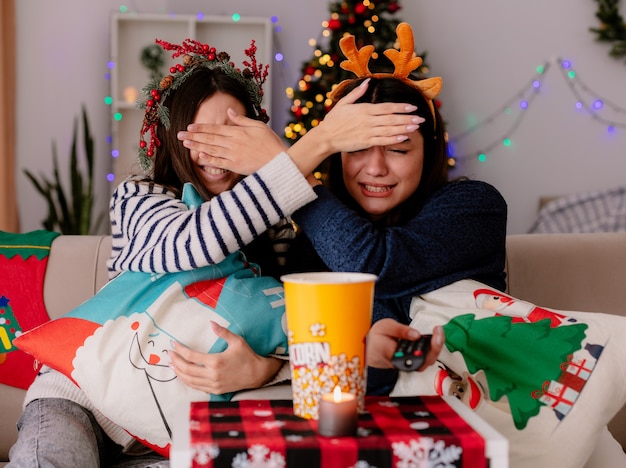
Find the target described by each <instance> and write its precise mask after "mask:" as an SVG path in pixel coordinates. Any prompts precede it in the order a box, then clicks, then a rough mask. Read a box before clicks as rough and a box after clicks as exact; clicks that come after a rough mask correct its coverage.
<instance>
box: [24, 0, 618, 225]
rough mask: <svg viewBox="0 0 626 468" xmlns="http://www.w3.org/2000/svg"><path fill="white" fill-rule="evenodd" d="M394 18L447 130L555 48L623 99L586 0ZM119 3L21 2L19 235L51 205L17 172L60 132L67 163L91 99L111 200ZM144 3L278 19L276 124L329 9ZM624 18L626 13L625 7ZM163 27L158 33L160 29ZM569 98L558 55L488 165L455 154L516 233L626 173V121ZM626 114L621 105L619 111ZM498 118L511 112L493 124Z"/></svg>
mask: <svg viewBox="0 0 626 468" xmlns="http://www.w3.org/2000/svg"><path fill="white" fill-rule="evenodd" d="M401 4H402V6H403V9H402V10H401V11H400V12H399V13H398V15H397V16H398V17H399V18H400V19H403V20H405V21H408V22H409V23H411V24H412V26H413V29H414V33H415V39H416V49H417V50H418V51H421V50H426V51H427V52H428V57H427V62H428V63H429V64H430V66H431V70H432V74H433V75H440V76H443V78H444V88H443V91H442V94H441V100H442V102H443V107H442V109H441V110H442V112H443V114H444V117H445V119H446V121H447V122H448V130H449V133H450V135H451V136H452V137H454V136H455V135H458V134H460V133H461V132H463V131H465V130H466V129H467V122H469V121H472V119H474V120H478V121H480V120H481V119H483V118H485V117H487V116H489V115H491V114H493V113H494V112H495V111H498V110H500V109H502V107H503V105H504V104H505V103H506V102H507V101H508V100H509V99H511V98H512V97H514V96H515V95H516V94H517V93H518V92H519V91H520V90H521V89H523V88H524V86H525V85H526V84H527V83H528V82H529V80H530V79H531V78H532V77H533V74H534V71H535V68H536V66H537V65H540V64H542V63H543V62H544V61H546V60H553V59H554V58H556V57H561V58H566V59H570V60H571V61H572V63H573V65H574V69H575V70H576V71H577V72H578V74H579V75H578V76H579V77H580V78H582V80H583V81H584V83H585V84H586V85H587V86H588V87H589V88H591V89H592V90H594V91H596V92H597V93H600V95H601V96H602V97H605V98H608V99H610V100H612V101H613V102H615V103H616V104H618V105H621V106H622V107H626V86H625V85H624V83H626V63H624V61H619V60H615V59H612V58H610V57H608V55H607V50H608V46H607V45H606V44H602V43H596V42H595V41H594V36H593V34H591V33H590V32H589V31H588V28H589V27H592V26H597V22H596V19H595V17H594V12H595V9H596V6H597V5H596V3H595V2H593V1H592V0H551V1H550V2H545V1H542V0H527V1H525V2H501V1H497V0H473V1H471V2H468V1H467V0H439V1H435V0H404V1H402V3H401ZM120 5H122V3H121V2H120V1H119V0H118V1H113V0H99V1H91V2H87V3H86V2H84V1H82V0H56V1H54V2H49V1H46V0H19V1H17V2H16V6H17V34H18V50H17V54H18V61H17V70H18V98H17V103H18V109H17V129H18V134H17V158H18V163H17V166H18V174H17V175H18V182H19V183H20V186H19V193H18V196H19V208H20V218H21V227H22V231H30V230H33V229H39V228H41V224H40V222H41V220H42V219H43V218H44V217H45V215H46V206H45V203H44V201H43V198H42V197H41V196H39V195H38V194H37V193H36V192H35V190H34V189H33V187H32V186H31V184H30V183H29V182H28V181H27V180H26V178H25V177H24V176H23V174H22V171H23V169H24V168H28V169H29V170H31V171H34V172H41V173H44V174H50V171H51V166H52V162H51V150H50V146H51V141H52V140H53V139H55V140H57V144H58V150H59V158H60V166H61V170H62V172H63V173H65V171H66V167H67V158H68V154H69V145H70V141H71V132H72V121H73V119H74V118H75V116H78V115H79V112H80V105H81V103H85V104H86V106H87V110H88V112H89V116H90V119H91V124H92V131H93V133H94V135H95V137H96V157H97V187H96V188H97V191H98V195H97V196H98V203H99V207H100V208H101V209H102V210H104V209H105V208H106V205H107V202H108V198H109V193H110V190H111V187H110V184H109V183H108V182H106V180H105V176H106V174H107V172H108V171H109V170H110V157H109V151H110V147H109V144H108V143H107V142H106V137H107V136H108V134H109V129H110V120H109V119H110V115H109V108H108V107H107V106H106V105H105V104H104V97H105V96H107V95H108V92H109V91H108V85H109V83H108V81H107V80H106V79H105V73H106V72H107V68H106V63H107V59H108V55H109V15H110V13H111V12H114V11H119V7H120ZM126 5H128V6H129V7H130V8H132V9H135V10H136V11H147V12H170V11H173V12H177V13H196V12H199V11H200V12H204V13H206V14H211V15H227V16H230V15H231V14H233V13H240V14H241V15H243V16H274V15H275V16H277V17H278V19H279V21H278V24H277V25H278V26H279V27H280V31H277V32H276V33H275V36H274V41H275V46H276V49H277V50H279V51H281V52H283V54H284V55H285V57H286V60H285V62H283V63H280V64H273V69H272V73H273V77H274V78H273V79H274V92H273V96H274V102H273V104H272V108H273V111H274V115H273V116H272V124H273V127H274V129H275V130H276V131H277V132H279V133H280V132H282V127H283V125H284V123H285V122H286V121H287V119H288V115H287V111H286V109H287V108H288V106H289V101H288V100H287V99H286V98H285V97H284V89H285V87H287V86H293V85H295V83H296V81H297V79H298V78H299V77H300V66H301V65H302V62H303V61H304V60H307V59H308V58H309V57H310V55H311V52H312V49H311V48H310V47H309V45H308V40H309V38H319V37H320V32H321V22H322V21H323V20H325V19H327V18H328V14H329V12H328V6H327V2H325V1H318V0H315V1H314V0H263V1H256V2H250V1H249V0H230V1H229V2H221V1H216V0H213V1H207V0H204V1H200V0H176V1H173V0H169V1H168V0H134V1H129V2H127V3H126ZM622 14H626V12H624V13H622ZM156 36H158V31H155V37H156ZM574 102H575V98H574V97H573V95H572V93H571V91H570V89H569V87H568V86H567V84H566V83H565V81H564V80H563V78H562V77H561V74H560V72H559V70H558V69H557V64H556V63H553V64H552V66H551V68H550V70H549V71H548V73H547V74H546V75H545V81H544V85H543V88H542V91H541V93H540V94H539V95H538V96H537V97H536V99H535V100H534V102H533V104H532V105H531V107H530V109H528V111H527V112H528V114H527V115H526V117H525V119H524V121H523V122H522V124H521V125H520V127H519V128H518V129H517V130H516V131H515V132H514V133H513V135H512V138H513V144H512V146H511V147H509V148H504V147H500V146H498V147H497V148H496V149H494V150H493V151H491V152H490V153H489V154H488V159H487V161H486V162H484V163H479V162H477V161H476V160H475V159H474V158H472V159H468V160H466V161H463V162H461V163H460V168H459V170H458V171H456V174H458V175H461V174H465V175H469V176H470V177H472V178H478V179H482V180H486V181H488V182H490V183H492V184H494V185H495V186H496V187H497V188H498V189H499V190H500V191H501V192H502V193H503V195H504V196H505V198H506V199H507V201H508V203H509V233H519V232H525V231H527V230H528V228H529V227H530V225H531V224H532V221H533V219H534V215H535V213H536V207H537V201H538V198H539V197H540V196H543V195H554V194H566V193H573V192H579V191H587V190H596V189H604V188H610V187H614V186H617V185H622V184H624V183H626V181H624V176H623V174H625V173H626V129H625V128H618V129H617V132H616V133H615V134H614V135H613V136H612V137H607V132H606V129H605V128H604V126H603V125H601V124H600V123H598V122H597V121H595V120H593V119H591V118H590V117H589V116H587V115H584V114H582V113H580V112H577V111H575V110H574ZM617 118H618V119H621V122H622V123H625V124H626V114H625V113H621V114H617ZM497 122H500V124H502V122H506V119H505V120H499V119H498V121H497ZM501 131H502V130H501V129H499V128H496V127H490V126H486V127H484V128H483V129H481V130H479V131H476V132H474V133H473V134H472V135H471V137H470V138H468V139H467V140H463V142H462V144H460V145H459V146H458V147H457V154H460V153H466V152H473V151H474V150H477V149H480V148H481V147H482V146H485V145H487V144H488V143H491V142H493V141H495V140H497V139H498V138H499V136H500V133H501Z"/></svg>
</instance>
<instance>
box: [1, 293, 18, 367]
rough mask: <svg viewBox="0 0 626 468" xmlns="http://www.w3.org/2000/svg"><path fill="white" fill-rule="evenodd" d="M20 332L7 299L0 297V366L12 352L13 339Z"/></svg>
mask: <svg viewBox="0 0 626 468" xmlns="http://www.w3.org/2000/svg"><path fill="white" fill-rule="evenodd" d="M21 333H22V330H21V328H20V326H19V324H18V323H17V319H16V318H15V314H14V313H13V309H12V308H11V306H10V305H9V299H7V298H6V297H5V296H2V297H0V364H2V363H3V362H4V361H6V353H8V352H9V351H14V350H15V349H16V348H15V347H14V346H13V338H15V337H16V336H19V335H20V334H21Z"/></svg>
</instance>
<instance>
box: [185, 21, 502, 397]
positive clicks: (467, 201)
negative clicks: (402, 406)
mask: <svg viewBox="0 0 626 468" xmlns="http://www.w3.org/2000/svg"><path fill="white" fill-rule="evenodd" d="M397 35H398V42H399V44H400V50H395V49H389V50H387V51H385V56H387V57H388V58H389V59H390V60H391V62H392V64H393V66H394V71H393V72H390V73H372V72H370V70H369V67H368V62H369V60H370V58H371V56H372V52H373V47H371V46H365V47H363V48H361V49H357V47H356V45H355V41H354V37H352V36H350V35H347V36H345V37H344V38H342V40H341V41H340V46H341V49H342V51H343V52H344V54H345V56H346V57H347V60H346V61H344V62H342V64H341V66H342V67H343V68H345V69H347V70H350V71H352V72H354V73H355V74H356V75H357V77H356V78H354V79H349V80H346V81H344V82H342V83H340V84H339V85H338V86H337V87H336V88H335V89H334V90H333V92H332V93H331V97H332V98H333V99H334V100H335V101H336V102H337V106H340V105H341V102H342V100H341V99H342V98H345V97H347V96H353V94H352V93H354V92H355V91H356V90H363V91H362V92H360V93H359V94H360V95H359V96H358V97H357V98H356V101H355V105H362V106H366V107H364V109H365V108H367V106H383V105H390V104H394V105H397V103H409V104H411V105H413V106H414V107H415V108H416V110H414V111H412V112H411V114H412V115H414V116H415V118H416V122H419V125H416V126H415V128H413V130H412V131H410V132H409V133H408V134H407V135H406V136H408V138H398V139H396V141H392V142H379V141H375V140H374V139H372V140H371V141H369V142H368V143H367V144H365V145H363V146H361V147H356V148H353V149H345V150H343V151H341V152H339V153H338V154H335V155H333V156H332V157H331V160H330V173H329V180H328V184H327V185H328V187H326V186H321V185H317V186H315V188H314V190H315V193H316V195H317V198H316V199H315V200H314V201H312V202H310V203H308V204H307V205H305V206H303V207H302V208H300V209H299V210H298V211H296V212H295V213H294V214H293V219H294V221H295V222H296V223H297V224H298V225H299V226H300V227H301V228H302V232H303V233H304V234H303V235H301V236H298V237H297V238H296V240H295V241H294V243H293V245H292V246H291V248H290V250H289V257H288V262H289V261H290V262H291V263H292V264H293V263H296V264H297V267H298V268H299V269H300V270H302V271H306V270H316V269H321V270H323V269H330V270H333V271H361V272H367V273H373V274H376V275H377V276H378V280H377V282H376V290H375V299H374V303H375V305H374V316H373V321H374V325H373V327H372V330H371V331H370V335H369V339H368V353H367V356H368V364H370V365H371V366H375V367H376V368H373V367H371V368H370V369H369V370H368V387H369V388H368V390H369V392H370V393H373V394H385V393H389V392H390V391H391V389H392V388H393V385H394V383H395V378H396V373H395V372H394V371H393V370H392V369H384V370H381V369H380V368H391V356H392V354H393V351H394V350H395V346H396V343H397V339H398V338H410V337H413V338H415V337H416V336H417V332H416V331H415V330H412V329H411V328H410V327H409V326H408V324H409V323H410V317H409V315H408V313H409V305H410V303H411V300H412V298H413V297H414V296H416V295H419V294H424V293H427V292H429V291H433V290H435V289H438V288H441V287H443V286H445V285H448V284H451V283H453V282H455V281H457V280H460V279H464V278H472V279H476V280H479V281H481V282H483V283H485V284H489V285H491V286H493V287H494V288H496V289H503V288H504V287H505V283H504V258H505V235H506V215H507V207H506V203H505V201H504V199H503V198H502V196H501V195H500V193H499V192H498V191H497V190H496V189H495V188H494V187H492V186H491V185H488V184H486V183H484V182H480V181H472V180H467V179H462V180H454V181H449V180H448V174H447V172H448V171H447V146H446V133H445V128H444V122H443V120H442V118H441V116H440V114H439V112H438V110H437V106H436V105H435V104H434V102H433V101H434V99H435V98H436V96H437V95H438V93H439V91H440V89H441V84H442V81H441V78H429V79H426V80H417V79H414V78H413V77H412V76H411V72H412V71H413V70H415V69H416V68H417V67H419V66H420V64H421V63H422V59H421V58H419V57H416V56H415V52H414V46H413V33H412V30H411V27H410V26H409V25H408V24H406V23H401V24H400V25H399V26H398V28H397ZM335 109H336V107H335ZM332 112H333V111H331V113H332ZM329 117H330V115H329ZM388 119H389V120H390V118H388ZM232 120H233V122H235V123H237V124H238V125H239V127H232V126H210V127H203V128H202V130H204V131H206V132H207V133H204V134H202V133H194V132H185V133H184V135H183V136H184V138H185V139H186V140H187V141H186V143H185V144H186V145H187V146H188V147H193V148H195V149H197V150H198V151H205V150H206V151H207V152H211V153H212V154H215V155H218V156H217V157H215V158H214V159H212V160H211V161H212V162H213V163H214V164H216V165H218V166H220V167H225V168H229V169H231V170H235V171H237V170H239V169H238V168H239V167H241V166H245V164H246V163H245V162H244V161H242V157H241V156H240V155H242V154H252V155H256V156H255V158H258V159H262V158H261V157H260V153H262V150H261V148H262V147H263V145H259V144H258V142H259V139H258V138H260V137H258V138H257V140H256V141H255V143H256V144H255V145H252V144H246V138H245V137H244V135H246V134H247V132H249V131H250V129H251V128H252V129H258V128H259V126H258V125H256V124H255V123H253V122H251V121H250V120H248V119H244V118H242V117H236V118H233V119H232ZM327 124H328V121H327V120H326V119H325V120H324V121H323V122H322V124H321V125H319V126H318V127H316V128H315V129H313V130H312V131H310V132H309V133H308V134H307V135H309V134H311V133H314V132H315V131H317V130H318V129H323V128H324V127H325V126H326V125H327ZM418 126H419V128H417V127H418ZM197 129H198V130H200V127H198V128H197ZM271 138H273V136H272V135H267V139H268V140H269V139H271ZM207 143H210V144H207ZM319 143H320V145H323V144H324V143H325V142H323V141H320V142H319ZM213 148H219V151H215V150H214V149H213ZM233 148H236V151H234V150H233ZM302 149H303V148H299V147H298V144H297V143H296V145H294V146H293V147H292V148H290V149H289V150H288V153H289V154H290V155H291V156H292V158H294V159H295V160H298V158H299V157H300V156H301V153H300V152H301V150H302ZM235 153H236V154H235ZM263 154H264V155H265V156H266V157H267V158H268V159H271V158H272V157H273V155H271V154H270V152H264V153H263ZM237 155H239V156H237ZM315 162H316V163H319V161H318V160H315ZM442 345H443V335H442V332H441V330H439V329H437V330H434V339H433V346H432V350H431V353H430V354H429V357H428V359H427V362H426V364H425V366H428V365H430V364H432V363H433V362H434V360H435V359H436V356H437V355H438V352H439V350H440V349H441V346H442ZM425 366H424V367H425Z"/></svg>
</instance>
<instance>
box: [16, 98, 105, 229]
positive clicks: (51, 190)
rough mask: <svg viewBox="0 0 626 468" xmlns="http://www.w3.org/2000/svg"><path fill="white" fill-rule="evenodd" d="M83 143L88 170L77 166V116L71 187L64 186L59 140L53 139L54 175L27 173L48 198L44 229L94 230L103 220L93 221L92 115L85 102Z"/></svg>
mask: <svg viewBox="0 0 626 468" xmlns="http://www.w3.org/2000/svg"><path fill="white" fill-rule="evenodd" d="M81 110H82V112H81V115H82V123H83V144H84V157H85V162H86V164H85V166H86V174H83V172H82V171H81V169H80V168H79V166H78V123H77V120H76V119H74V131H73V137H72V147H71V152H70V167H69V169H70V171H69V181H70V182H69V183H70V187H69V190H66V189H65V188H64V187H63V184H62V182H61V178H60V175H59V165H58V157H57V146H56V142H55V141H53V142H52V167H53V174H52V178H51V179H50V178H48V177H46V176H44V175H41V176H40V177H39V178H38V177H36V176H35V175H34V174H33V173H32V172H31V171H29V170H28V169H24V174H25V175H26V177H28V179H29V180H30V181H31V182H32V183H33V185H34V186H35V188H36V189H37V191H38V192H39V193H40V194H41V195H42V196H43V197H44V198H45V199H46V203H47V205H48V216H47V217H46V219H44V220H43V221H42V225H43V227H44V229H47V230H48V231H57V232H61V233H62V234H91V233H92V232H94V231H95V230H96V229H97V228H98V225H99V224H100V222H101V221H102V218H103V216H102V215H101V216H99V218H98V220H97V221H96V222H95V223H92V211H93V204H94V185H93V181H94V179H93V173H94V140H93V136H92V135H91V131H90V129H89V119H88V117H87V111H86V110H85V106H84V105H83V106H82V109H81Z"/></svg>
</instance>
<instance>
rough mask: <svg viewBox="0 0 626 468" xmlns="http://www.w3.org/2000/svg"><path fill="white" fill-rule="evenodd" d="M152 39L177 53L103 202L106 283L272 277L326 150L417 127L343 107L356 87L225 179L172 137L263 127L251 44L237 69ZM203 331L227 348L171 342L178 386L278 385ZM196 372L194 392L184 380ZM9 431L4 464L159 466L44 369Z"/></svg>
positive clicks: (391, 112) (238, 347) (374, 109)
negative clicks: (225, 270)
mask: <svg viewBox="0 0 626 468" xmlns="http://www.w3.org/2000/svg"><path fill="white" fill-rule="evenodd" d="M158 42H159V44H160V45H161V46H162V47H163V48H165V49H166V50H170V51H173V57H174V58H176V57H179V56H182V58H183V63H181V64H178V65H177V66H176V67H173V68H172V69H171V70H170V73H171V74H170V75H168V76H166V77H165V78H163V79H162V80H161V81H160V82H157V81H151V82H150V83H149V84H148V85H147V86H146V87H145V88H144V93H145V94H146V99H145V101H144V102H143V104H142V106H143V107H144V108H145V110H146V113H145V118H144V123H143V125H142V129H141V140H140V160H141V161H142V162H143V164H144V166H145V167H146V168H148V169H149V171H148V173H147V175H143V176H138V177H132V178H129V179H128V180H126V181H124V182H122V183H121V184H120V185H119V187H118V188H117V189H116V191H115V193H114V194H113V196H112V199H111V204H110V216H111V229H112V239H113V240H112V256H111V258H110V260H109V262H108V267H109V272H110V277H111V278H114V277H115V276H116V275H117V274H119V273H120V272H122V271H144V272H152V273H161V272H162V273H166V272H172V271H181V270H190V269H194V268H197V267H201V266H205V265H209V264H216V263H219V262H220V261H221V260H223V259H224V258H226V257H227V256H228V255H229V254H231V253H232V252H235V251H237V250H242V251H243V252H244V253H245V254H246V256H247V257H248V259H249V260H250V261H252V262H254V263H257V264H259V265H260V266H261V269H262V272H263V273H264V274H267V273H269V274H273V275H275V276H279V275H280V274H281V273H282V272H283V271H284V270H283V266H284V265H283V264H284V262H283V261H282V260H284V258H283V257H284V250H285V247H286V245H285V244H288V243H289V240H290V238H291V237H292V236H291V233H292V230H291V224H290V223H289V220H288V216H289V215H290V214H291V213H293V212H294V211H295V210H296V209H298V208H300V207H302V206H303V205H305V204H306V203H309V202H311V201H313V200H314V199H315V198H316V197H317V195H316V194H315V192H314V191H313V189H312V188H311V184H312V183H315V179H314V178H313V177H308V180H307V177H305V175H309V174H311V172H312V171H313V169H314V168H315V167H316V166H317V165H319V163H320V162H321V161H322V160H323V159H325V158H326V157H327V156H328V155H329V154H331V153H333V152H336V151H340V150H346V151H352V150H356V149H358V148H361V147H365V146H367V145H370V144H372V143H378V144H391V143H392V142H395V141H397V140H398V139H403V138H406V136H405V134H406V133H407V131H412V130H414V129H415V128H416V127H417V126H418V124H419V123H420V121H421V120H420V119H416V117H415V116H413V115H410V114H407V111H411V110H413V107H412V106H408V107H407V105H406V104H385V105H377V106H369V105H360V104H359V105H356V104H354V101H355V100H356V99H357V98H358V97H359V96H360V95H362V94H363V92H364V91H365V88H364V87H361V88H358V89H356V90H355V91H354V92H353V93H351V94H350V95H349V96H346V99H344V100H342V101H341V102H340V103H339V104H338V105H337V106H336V108H335V110H333V112H331V113H330V114H329V115H328V118H327V120H326V121H325V123H324V125H323V126H320V128H319V129H318V130H316V131H315V132H311V136H309V137H308V138H303V139H302V140H301V142H299V143H298V144H296V145H294V148H293V149H294V151H295V152H294V153H293V154H292V153H291V152H285V151H284V146H283V144H282V143H281V142H280V140H279V139H278V138H277V137H272V138H265V139H264V140H263V141H260V142H259V144H260V145H261V144H262V145H263V147H264V148H266V149H267V151H270V152H272V154H273V155H277V156H276V157H275V158H272V159H271V161H269V162H267V163H266V164H265V163H264V164H257V163H256V162H255V163H254V164H255V165H256V168H255V170H254V171H250V172H248V171H246V170H242V171H239V172H232V171H230V170H227V169H224V168H220V167H217V166H215V165H212V164H211V157H207V155H206V154H202V153H200V152H199V151H196V150H194V149H191V150H189V149H187V148H186V147H185V146H183V144H182V143H181V142H180V141H179V140H178V139H177V132H178V131H179V130H183V129H185V128H187V126H188V125H190V124H191V125H199V124H202V123H207V122H209V123H213V124H225V123H227V122H228V117H227V110H234V111H235V112H237V113H238V114H240V115H242V116H247V117H249V118H251V119H253V120H254V121H255V122H257V123H259V125H261V126H263V127H265V122H267V120H268V119H267V115H266V113H265V111H264V110H263V109H262V107H261V100H262V95H263V94H262V90H261V86H262V84H263V82H264V81H265V77H266V76H267V67H266V68H263V67H262V66H261V65H259V64H257V63H256V60H255V58H254V53H255V49H256V48H255V47H254V43H253V45H252V47H251V48H250V49H249V50H248V51H246V54H247V55H248V57H249V58H250V61H248V62H244V65H245V68H243V69H242V70H240V69H238V68H235V67H234V66H233V64H232V63H231V62H230V58H229V56H228V54H226V53H224V52H221V53H217V52H216V51H215V50H214V49H212V48H210V47H209V46H207V45H204V44H200V43H198V42H196V41H191V40H186V41H185V42H183V44H182V45H174V44H169V43H166V42H162V41H158ZM145 134H148V139H147V141H146V140H145V139H144V135H145ZM403 135H404V136H403ZM319 141H323V142H324V144H320V143H319ZM290 151H291V150H290ZM241 174H250V175H248V177H244V176H243V175H241ZM188 182H190V183H192V184H193V185H194V186H195V188H196V189H197V190H198V192H199V193H200V194H201V196H202V197H203V199H204V200H206V201H205V202H204V203H202V204H200V205H199V206H197V207H195V208H192V209H189V208H188V207H187V206H186V205H185V204H184V203H183V202H182V200H181V196H182V189H183V185H184V184H185V183H188ZM213 331H214V332H215V334H216V335H217V336H219V337H220V338H223V339H224V340H225V341H226V342H227V343H228V348H227V349H226V351H224V352H222V353H218V354H214V355H209V354H205V353H201V355H197V354H193V351H192V350H189V349H186V348H184V347H183V346H181V345H174V350H173V351H172V352H171V365H172V367H173V368H174V369H175V370H176V371H177V372H180V374H181V375H182V376H183V380H184V381H185V382H186V383H189V384H190V385H195V386H196V387H200V388H201V389H203V390H204V391H206V392H208V393H218V394H221V393H226V392H233V391H238V390H242V389H249V388H256V387H260V386H262V385H264V384H267V383H268V382H270V381H276V380H280V379H282V378H285V377H288V368H287V366H285V365H284V363H283V362H282V361H280V360H278V359H275V358H272V357H264V356H259V355H256V354H255V353H254V352H253V351H252V350H251V349H250V347H249V346H248V345H247V344H246V342H245V340H243V339H242V338H241V337H239V336H237V335H234V334H233V333H231V332H229V331H228V330H227V329H225V328H223V327H220V326H219V325H217V324H215V325H214V330H213ZM199 369H200V370H202V375H203V380H202V382H201V383H200V384H198V383H197V382H196V380H195V378H194V377H193V374H194V372H197V370H199ZM281 369H282V370H283V371H285V370H286V371H287V376H285V375H284V374H285V373H284V372H281ZM188 376H191V377H188ZM18 428H19V437H18V441H17V443H16V444H15V445H14V446H13V447H12V449H11V451H10V460H11V461H10V463H9V465H8V466H10V467H31V466H43V465H50V466H113V465H115V466H152V467H156V466H167V465H168V462H167V460H165V459H164V458H163V457H162V456H160V455H158V454H156V453H155V452H152V451H151V450H148V449H147V448H146V447H142V446H141V444H139V443H135V442H134V440H133V438H132V437H131V436H130V435H129V434H128V433H126V431H125V430H124V429H123V428H121V427H119V426H116V425H115V424H113V423H112V422H111V421H110V420H108V419H107V418H106V416H105V415H103V414H101V413H100V412H99V411H98V410H97V409H96V408H95V407H94V405H93V404H92V403H91V402H90V401H89V399H88V398H87V397H86V396H85V394H84V393H83V392H82V391H81V390H80V389H79V388H78V387H77V386H76V385H74V384H73V383H72V382H71V381H70V380H69V379H68V378H66V377H65V376H64V375H63V374H61V373H60V372H57V371H55V370H52V369H50V368H45V367H44V368H43V369H42V371H41V372H40V374H39V376H38V377H37V379H36V380H35V382H34V383H33V384H32V385H31V387H30V389H29V390H28V393H27V396H26V399H25V409H24V411H23V413H22V415H21V417H20V420H19V422H18Z"/></svg>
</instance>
